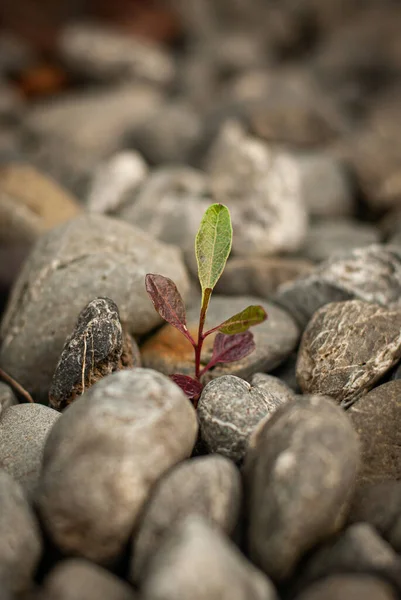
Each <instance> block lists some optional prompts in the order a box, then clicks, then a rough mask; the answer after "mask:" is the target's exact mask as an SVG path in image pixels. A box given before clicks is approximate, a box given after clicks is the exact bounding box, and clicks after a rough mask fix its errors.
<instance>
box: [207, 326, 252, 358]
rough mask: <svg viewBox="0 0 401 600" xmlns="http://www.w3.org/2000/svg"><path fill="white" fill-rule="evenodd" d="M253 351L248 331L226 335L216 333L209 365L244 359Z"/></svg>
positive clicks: (250, 334) (250, 335)
mask: <svg viewBox="0 0 401 600" xmlns="http://www.w3.org/2000/svg"><path fill="white" fill-rule="evenodd" d="M254 350H255V342H254V340H253V335H252V333H251V332H250V331H245V332H244V333H235V334H234V335H226V334H224V333H218V334H217V335H216V337H215V340H214V345H213V355H212V358H211V361H210V363H211V364H212V365H215V364H217V363H229V362H234V361H236V360H240V359H241V358H245V356H248V354H250V353H251V352H253V351H254Z"/></svg>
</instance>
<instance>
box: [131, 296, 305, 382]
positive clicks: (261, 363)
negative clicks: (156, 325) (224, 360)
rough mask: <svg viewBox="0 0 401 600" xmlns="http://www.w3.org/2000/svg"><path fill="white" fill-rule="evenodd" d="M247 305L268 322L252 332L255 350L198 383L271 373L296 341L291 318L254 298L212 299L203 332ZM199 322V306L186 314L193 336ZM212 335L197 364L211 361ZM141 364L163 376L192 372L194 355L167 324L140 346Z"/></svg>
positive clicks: (217, 297) (211, 371)
mask: <svg viewBox="0 0 401 600" xmlns="http://www.w3.org/2000/svg"><path fill="white" fill-rule="evenodd" d="M249 304H262V305H263V307H264V308H265V310H266V311H267V314H268V319H267V321H265V322H264V323H262V324H261V325H258V326H257V327H255V328H253V329H252V333H253V335H254V339H255V344H256V349H255V350H254V351H253V352H252V353H251V354H249V355H248V356H247V357H245V358H243V359H242V360H239V361H236V362H233V363H228V364H226V365H216V367H214V368H213V369H211V370H210V371H208V372H207V373H205V375H204V376H203V378H202V380H203V382H204V383H207V382H208V381H210V380H211V379H216V378H217V377H221V376H222V375H237V376H238V377H242V378H243V379H249V378H250V377H251V376H252V375H253V374H255V373H258V372H266V371H271V370H272V369H274V368H275V367H277V366H278V365H279V364H280V363H282V362H283V361H284V360H285V359H286V358H287V356H289V354H290V353H291V351H292V350H293V349H294V348H295V346H296V344H297V341H298V330H297V327H296V325H295V323H294V321H293V320H292V319H291V317H290V316H289V315H288V314H287V313H285V312H284V311H282V310H281V309H279V308H277V307H276V306H274V305H273V304H270V303H268V302H265V301H263V300H261V299H260V298H255V297H254V296H238V297H236V298H233V297H228V296H215V297H213V298H212V300H211V302H210V306H209V309H208V314H207V318H206V326H205V327H206V329H209V328H211V327H214V326H215V325H216V324H218V323H221V322H223V321H224V320H225V319H227V318H228V317H230V316H231V315H234V314H236V313H237V312H240V311H241V310H243V309H244V308H245V307H246V306H248V305H249ZM198 323H199V303H198V304H197V305H193V306H191V307H190V308H189V309H188V311H187V324H188V329H189V330H190V331H191V332H192V333H193V335H197V329H198ZM214 337H215V334H211V335H210V336H208V337H207V338H206V340H205V343H204V346H203V350H202V359H201V362H202V364H203V365H206V363H207V362H208V361H209V360H210V359H211V356H212V347H213V340H214ZM141 356H142V361H143V365H144V366H147V367H150V368H152V369H156V370H157V371H161V372H162V373H165V374H166V375H170V374H172V373H184V374H186V375H193V373H194V352H193V348H192V345H191V344H190V343H189V342H188V341H187V340H186V338H184V336H183V335H182V334H181V333H180V332H179V331H177V330H176V329H174V327H172V326H171V325H165V326H164V327H162V328H161V329H160V330H159V331H158V332H157V333H155V334H154V335H153V336H152V337H151V338H149V339H148V340H147V341H146V342H145V343H144V344H143V346H142V347H141Z"/></svg>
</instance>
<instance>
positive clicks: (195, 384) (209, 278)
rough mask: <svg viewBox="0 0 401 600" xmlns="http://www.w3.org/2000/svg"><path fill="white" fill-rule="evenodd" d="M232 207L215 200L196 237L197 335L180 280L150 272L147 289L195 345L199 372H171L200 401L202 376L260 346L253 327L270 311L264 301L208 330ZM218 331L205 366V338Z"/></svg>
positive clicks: (226, 247)
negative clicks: (189, 322) (188, 317)
mask: <svg viewBox="0 0 401 600" xmlns="http://www.w3.org/2000/svg"><path fill="white" fill-rule="evenodd" d="M232 233H233V232H232V226H231V218H230V212H229V210H228V208H227V207H226V206H224V205H223V204H212V205H211V206H209V208H208V209H207V210H206V212H205V214H204V216H203V218H202V221H201V224H200V226H199V230H198V233H197V235H196V240H195V252H196V260H197V263H198V278H199V283H200V285H201V289H202V302H201V309H200V315H199V325H198V333H197V337H196V339H194V338H193V337H192V335H191V333H190V332H189V331H188V327H187V322H186V312H185V305H184V301H183V299H182V297H181V295H180V293H179V291H178V289H177V287H176V285H175V283H174V282H173V281H172V280H171V279H169V278H168V277H164V276H163V275H154V274H151V273H148V274H147V275H146V280H145V283H146V291H147V293H148V294H149V296H150V299H151V300H152V302H153V305H154V307H155V309H156V310H157V312H158V313H159V315H160V316H161V317H162V318H163V319H164V320H165V321H167V322H168V323H170V325H172V326H173V327H175V328H176V329H178V330H179V331H180V332H181V333H182V334H183V335H184V336H185V337H186V338H187V340H188V341H189V342H190V343H191V344H192V347H193V349H194V362H195V373H194V377H189V376H188V375H181V374H175V375H171V378H172V379H173V381H174V382H175V383H176V384H177V385H179V386H180V388H181V389H182V390H183V391H184V392H185V393H186V395H187V396H188V397H189V398H190V399H191V400H192V401H193V402H194V404H195V405H196V403H197V401H198V398H199V396H200V394H201V392H202V389H203V385H202V383H201V377H202V375H204V373H206V372H207V371H208V370H209V369H211V368H212V367H214V366H215V365H217V364H218V363H223V364H225V363H230V362H234V361H237V360H240V359H241V358H244V357H245V356H248V354H250V353H251V352H252V351H253V350H254V349H255V342H254V340H253V335H252V333H251V332H250V331H248V330H249V328H250V327H252V326H253V325H258V324H259V323H262V322H263V321H265V320H266V319H267V314H266V311H265V310H264V309H263V308H262V306H259V305H251V306H248V307H247V308H244V310H242V311H241V312H239V313H237V314H236V315H234V316H232V317H231V318H229V319H227V320H226V321H224V322H223V323H220V325H216V326H215V327H213V328H212V329H209V330H208V331H204V326H205V321H206V314H207V309H208V306H209V302H210V297H211V295H212V292H213V289H214V287H215V286H216V283H217V282H218V280H219V278H220V276H221V274H222V272H223V271H224V267H225V265H226V262H227V259H228V257H229V254H230V251H231V245H232ZM215 332H218V333H217V335H216V337H215V340H214V345H213V353H212V357H211V359H210V361H209V362H208V364H207V365H206V366H205V367H203V368H201V355H202V347H203V342H204V341H205V338H206V337H207V336H208V335H210V334H211V333H215Z"/></svg>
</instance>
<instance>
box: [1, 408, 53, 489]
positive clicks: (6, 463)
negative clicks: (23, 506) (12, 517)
mask: <svg viewBox="0 0 401 600" xmlns="http://www.w3.org/2000/svg"><path fill="white" fill-rule="evenodd" d="M59 417H60V414H59V413H58V412H57V411H55V410H53V409H52V408H48V407H47V406H43V405H42V404H18V405H17V406H10V408H7V409H6V410H5V411H4V412H2V413H1V414H0V468H2V469H4V470H5V471H6V472H7V473H8V474H9V475H11V476H12V477H14V479H15V480H16V481H18V483H20V484H21V486H22V487H23V489H24V491H25V493H26V494H27V495H28V496H32V495H33V493H34V492H35V490H36V487H37V485H38V481H39V476H40V471H41V469H42V463H43V451H44V446H45V443H46V439H47V437H48V435H49V433H50V431H51V430H52V428H53V426H54V425H55V423H56V421H57V420H58V419H59Z"/></svg>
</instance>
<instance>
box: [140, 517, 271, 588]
mask: <svg viewBox="0 0 401 600" xmlns="http://www.w3.org/2000/svg"><path fill="white" fill-rule="evenodd" d="M142 591H143V597H144V600H188V598H191V600H251V599H252V600H276V598H277V595H276V593H275V590H274V588H273V586H272V584H271V583H270V581H269V580H268V579H267V577H265V576H264V575H263V574H262V573H260V572H259V571H258V570H257V569H256V568H255V567H254V566H253V565H252V564H251V563H250V562H248V561H247V560H246V559H245V557H244V556H243V555H241V553H240V552H239V550H238V549H237V548H236V547H235V546H234V544H232V542H230V541H229V539H228V538H226V537H225V536H224V535H223V534H222V533H221V532H220V531H219V530H218V529H216V528H212V527H211V525H210V524H209V523H208V522H207V521H205V520H203V519H202V518H200V517H195V516H191V517H187V518H186V519H185V520H184V521H181V522H180V523H179V524H177V526H176V527H175V528H174V529H173V530H172V532H171V533H170V535H169V536H168V537H167V539H166V540H165V541H164V543H163V544H162V545H161V546H160V548H159V550H158V552H157V553H156V555H155V556H154V558H153V560H152V562H151V564H150V570H149V573H148V575H147V578H146V580H145V581H144V585H143V588H142Z"/></svg>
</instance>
